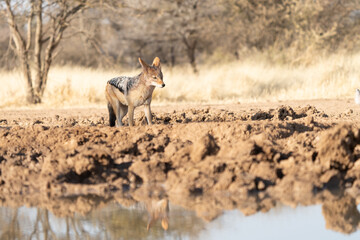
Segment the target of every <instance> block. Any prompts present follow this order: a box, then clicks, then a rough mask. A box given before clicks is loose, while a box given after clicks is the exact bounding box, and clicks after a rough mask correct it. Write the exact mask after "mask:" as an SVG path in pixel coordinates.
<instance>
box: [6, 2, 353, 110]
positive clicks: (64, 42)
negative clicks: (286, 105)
mask: <svg viewBox="0 0 360 240" xmlns="http://www.w3.org/2000/svg"><path fill="white" fill-rule="evenodd" d="M37 4H41V8H36V7H37V6H38V7H39V5H37ZM79 6H81V7H80V8H79V9H75V10H76V11H75V12H74V11H71V10H74V8H76V7H79ZM0 11H1V14H0V71H1V74H0V83H1V86H2V87H1V89H0V97H1V100H0V107H14V106H24V105H27V104H31V103H34V101H29V98H28V96H29V87H28V86H29V84H28V80H29V79H26V78H27V77H26V76H29V74H28V75H26V74H24V64H23V62H22V60H21V59H22V57H21V56H23V55H22V54H21V51H23V52H25V53H26V55H27V62H28V68H29V69H30V70H29V72H30V78H31V79H30V81H31V82H32V83H33V85H34V89H35V90H34V91H35V95H36V94H37V93H36V92H39V93H38V97H39V98H41V100H39V101H38V102H41V104H42V105H49V106H66V105H71V106H73V105H89V104H90V105H91V104H95V105H97V104H104V103H105V98H104V88H105V84H106V81H107V80H109V79H110V78H112V77H115V76H119V75H129V76H131V75H136V74H137V73H139V72H140V71H141V68H140V65H139V63H138V60H137V59H138V57H142V58H143V59H144V60H145V61H147V62H148V63H151V62H152V60H153V59H154V57H156V56H158V57H160V59H161V63H162V69H163V70H162V71H163V74H164V81H165V83H166V87H165V88H164V89H157V90H156V91H155V93H154V101H155V102H157V103H165V104H166V103H169V102H211V103H213V102H247V101H277V100H287V99H314V98H347V97H352V96H353V94H354V93H355V89H356V87H360V82H359V78H360V54H359V50H360V41H359V40H360V34H359V33H360V1H359V0H346V1H345V0H300V1H299V0H266V1H265V0H256V1H255V0H128V1H126V0H123V1H107V0H103V1H86V0H83V1H64V0H49V1H45V0H44V1H39V0H34V1H30V0H29V1H10V0H5V1H4V0H2V1H1V4H0ZM38 12H41V14H40V16H41V23H42V28H41V35H39V36H40V38H39V37H38V38H36V36H37V33H38V32H37V31H38V28H37V26H38V20H39V18H37V17H38V16H39V14H38ZM67 13H68V14H69V16H67V15H66V14H67ZM11 14H12V15H13V18H12V20H13V23H15V24H16V27H17V28H16V30H17V31H18V33H19V35H21V37H22V39H23V40H24V46H25V45H26V47H27V45H29V48H26V47H25V49H23V50H21V49H19V48H21V46H20V47H19V46H18V45H17V42H16V41H17V38H19V37H18V36H16V34H15V32H14V31H15V30H14V29H12V28H11V26H12V23H11V21H9V19H10V20H11ZM61 16H62V17H64V16H67V18H63V19H62V18H61ZM29 19H30V20H29ZM57 23H58V25H56V24H57ZM56 27H58V28H56ZM63 28H64V29H63ZM55 31H62V32H61V34H60V40H59V42H58V44H56V45H55V47H54V49H52V50H53V52H52V54H51V59H50V60H51V61H50V63H51V67H49V71H48V72H47V73H45V75H48V77H47V79H46V80H44V79H42V81H43V82H45V83H46V84H44V85H46V87H44V89H43V90H42V91H40V90H39V91H37V90H36V88H37V85H38V84H37V81H38V80H37V69H38V68H37V66H40V65H41V64H43V65H44V66H43V65H41V66H42V67H39V69H41V70H42V71H43V72H44V71H45V72H46V63H48V62H49V61H48V60H49V59H47V58H46V57H47V51H48V48H47V47H48V46H49V45H51V37H52V36H53V35H54V34H55ZM29 35H30V37H29ZM55 36H56V35H55ZM39 39H40V40H39ZM49 39H50V40H49ZM20 42H21V41H20ZM29 42H30V43H29ZM37 42H41V44H40V46H41V47H40V50H39V48H36V47H37V46H38V47H39V44H36V43H37ZM27 43H29V44H27ZM49 48H50V49H51V47H49ZM19 52H20V53H19ZM37 57H39V58H38V59H41V60H37ZM39 62H41V64H40V65H38V63H39ZM40 75H41V74H40ZM39 89H40V88H39ZM35 102H36V101H35Z"/></svg>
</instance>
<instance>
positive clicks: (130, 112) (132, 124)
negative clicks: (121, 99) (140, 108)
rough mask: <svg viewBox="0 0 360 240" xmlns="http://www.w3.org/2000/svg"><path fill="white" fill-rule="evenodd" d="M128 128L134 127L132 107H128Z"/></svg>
mask: <svg viewBox="0 0 360 240" xmlns="http://www.w3.org/2000/svg"><path fill="white" fill-rule="evenodd" d="M128 110H129V126H134V106H133V105H129V107H128Z"/></svg>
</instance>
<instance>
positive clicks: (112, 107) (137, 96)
mask: <svg viewBox="0 0 360 240" xmlns="http://www.w3.org/2000/svg"><path fill="white" fill-rule="evenodd" d="M139 62H140V64H141V66H142V72H141V73H140V74H139V75H137V76H135V77H125V76H121V77H116V78H113V79H110V80H109V81H108V82H107V84H106V90H105V95H106V99H107V101H108V110H109V123H110V126H115V123H116V126H122V125H123V123H122V119H123V117H124V116H125V115H126V114H127V112H129V125H130V126H133V125H134V109H135V108H136V107H138V106H140V105H144V112H145V116H146V119H147V122H148V124H149V125H151V124H152V120H151V109H150V104H151V99H152V93H153V91H154V88H155V87H160V88H163V87H165V83H164V82H163V74H162V72H161V66H160V59H159V58H158V57H156V58H155V59H154V61H153V63H152V66H149V65H147V64H146V62H144V61H143V60H142V59H141V58H139Z"/></svg>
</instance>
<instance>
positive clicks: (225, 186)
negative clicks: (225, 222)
mask: <svg viewBox="0 0 360 240" xmlns="http://www.w3.org/2000/svg"><path fill="white" fill-rule="evenodd" d="M76 114H77V116H65V115H64V116H63V115H57V116H55V117H51V116H44V117H38V116H31V115H30V117H29V118H20V119H16V118H6V117H2V120H1V121H0V138H1V139H0V198H1V196H6V195H9V196H21V195H22V194H33V193H38V192H46V193H47V194H48V195H50V196H69V195H79V194H85V195H87V194H92V195H109V194H110V195H114V194H117V193H118V192H133V191H136V190H137V189H139V187H141V186H146V185H149V184H163V186H165V188H166V189H165V190H166V196H167V197H168V198H170V199H172V201H174V202H176V201H181V200H179V199H178V200H176V198H177V197H176V196H181V198H186V199H190V198H191V197H194V196H197V197H204V198H205V195H207V194H212V195H213V194H218V193H224V192H226V193H227V194H230V195H235V196H236V195H239V194H240V195H242V194H246V195H251V194H257V195H259V194H260V195H271V196H274V197H273V198H272V199H276V200H280V201H281V202H283V203H289V204H297V203H302V204H311V203H312V202H313V201H314V200H313V199H314V198H317V197H316V196H317V195H318V194H319V193H324V192H325V191H331V192H332V191H335V190H334V189H344V188H346V189H348V190H349V191H351V192H353V193H354V194H355V195H356V193H357V192H359V189H360V162H359V161H358V159H359V158H360V151H359V149H360V148H358V147H357V146H358V143H359V130H358V129H357V128H356V127H354V126H352V125H349V124H342V123H339V121H338V120H336V119H334V118H331V117H328V115H326V114H325V113H323V112H321V111H318V110H317V109H316V108H315V107H312V106H307V107H303V108H300V107H298V108H292V107H290V106H281V107H279V108H276V109H270V110H266V111H263V110H254V109H250V110H248V111H238V112H236V111H230V110H221V109H220V110H219V109H212V108H204V109H199V110H196V109H185V110H181V111H173V112H172V113H157V114H154V119H155V124H154V125H153V126H142V125H141V124H142V122H144V118H143V117H142V115H141V114H138V115H137V116H136V119H137V126H135V127H131V128H130V127H122V128H111V127H108V126H106V123H107V118H106V117H104V116H102V115H101V114H99V115H94V116H87V117H83V115H81V114H78V113H76ZM261 120H262V121H261ZM309 199H310V200H309ZM260 202H261V203H260V205H261V204H262V206H263V208H262V209H264V210H266V209H270V208H271V207H273V206H274V202H273V200H271V199H270V200H269V199H268V198H264V199H263V200H261V201H260ZM241 204H242V203H241ZM244 204H245V203H244ZM246 204H248V203H246ZM183 205H186V203H183ZM206 206H208V205H206ZM211 207H213V206H209V208H211ZM209 208H201V206H198V208H197V209H196V211H198V213H199V215H201V214H203V213H204V212H205V211H209ZM240 208H243V209H244V211H243V212H244V214H252V213H253V212H254V211H257V210H256V209H259V205H256V206H247V207H245V206H244V207H240ZM220 212H221V210H219V208H218V207H215V208H214V209H213V210H211V214H210V215H208V218H209V219H211V218H213V217H216V216H217V215H218V214H220Z"/></svg>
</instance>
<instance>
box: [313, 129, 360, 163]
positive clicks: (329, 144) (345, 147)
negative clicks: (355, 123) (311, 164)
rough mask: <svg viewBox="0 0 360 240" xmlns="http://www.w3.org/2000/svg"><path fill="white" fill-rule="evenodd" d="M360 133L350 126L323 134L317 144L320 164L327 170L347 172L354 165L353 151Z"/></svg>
mask: <svg viewBox="0 0 360 240" xmlns="http://www.w3.org/2000/svg"><path fill="white" fill-rule="evenodd" d="M359 133H360V131H359V129H354V128H353V127H352V126H351V125H348V124H346V125H339V126H336V127H334V128H333V129H331V130H329V131H326V132H324V133H323V134H322V135H321V136H320V141H319V143H318V149H319V154H318V158H319V159H320V163H321V164H322V165H323V166H324V167H326V168H327V169H330V168H334V169H339V170H347V169H349V168H351V167H352V166H353V165H354V161H355V156H354V149H355V147H356V145H358V144H359V143H360V139H359V137H360V135H359Z"/></svg>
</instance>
